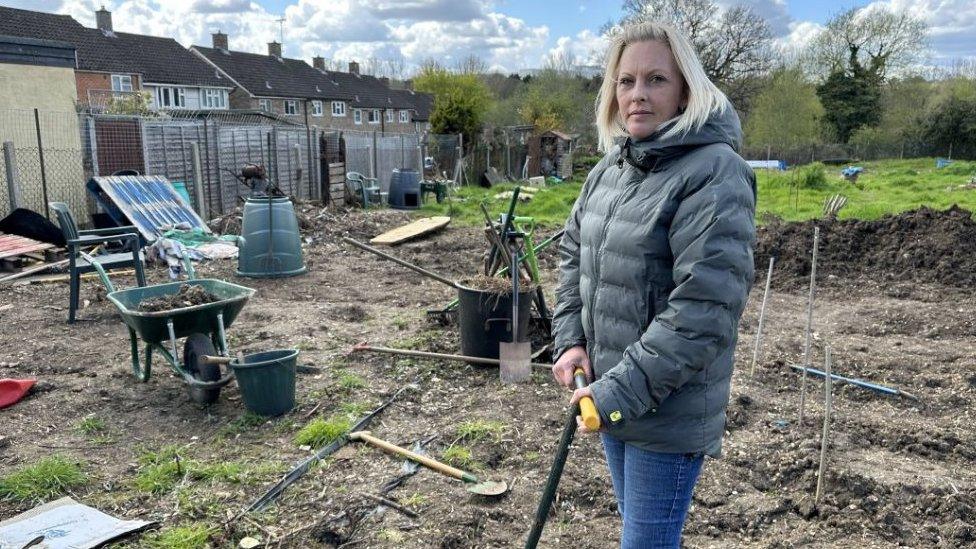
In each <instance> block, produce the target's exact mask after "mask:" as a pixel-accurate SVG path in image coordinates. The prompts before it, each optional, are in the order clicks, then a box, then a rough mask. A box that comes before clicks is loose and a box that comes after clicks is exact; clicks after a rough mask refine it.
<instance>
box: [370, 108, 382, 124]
mask: <svg viewBox="0 0 976 549" xmlns="http://www.w3.org/2000/svg"><path fill="white" fill-rule="evenodd" d="M368 120H369V123H370V124H379V123H380V120H382V118H380V110H379V109H370V111H369V117H368Z"/></svg>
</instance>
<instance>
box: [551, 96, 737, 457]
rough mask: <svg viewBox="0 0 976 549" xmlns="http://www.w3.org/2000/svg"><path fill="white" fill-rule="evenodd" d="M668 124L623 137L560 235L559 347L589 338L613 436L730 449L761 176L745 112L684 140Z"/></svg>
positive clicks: (719, 117)
mask: <svg viewBox="0 0 976 549" xmlns="http://www.w3.org/2000/svg"><path fill="white" fill-rule="evenodd" d="M664 129H666V128H664ZM664 129H662V130H659V131H658V132H657V133H655V134H654V135H652V136H650V137H649V138H647V139H645V140H641V141H632V140H630V139H627V140H621V142H620V143H619V144H618V146H617V147H616V148H615V150H614V151H612V152H611V153H609V154H607V155H606V156H605V157H604V158H603V160H602V161H601V162H600V163H599V164H598V165H597V166H596V167H595V168H593V171H591V172H590V174H589V176H588V177H587V179H586V183H585V184H584V185H583V188H582V190H581V192H580V196H579V198H578V199H577V200H576V204H575V206H574V207H573V210H572V213H571V214H570V217H569V219H568V220H567V222H566V233H565V235H564V236H563V238H562V241H561V243H560V255H561V261H560V272H559V287H558V289H557V291H556V295H557V303H556V308H555V313H554V315H553V335H554V336H555V346H556V355H557V356H558V355H560V354H562V353H563V352H565V350H566V349H568V348H569V347H572V346H574V345H585V346H586V350H587V354H588V356H589V357H590V361H591V362H592V365H593V370H594V374H595V376H596V378H597V379H596V381H595V382H593V383H592V384H591V388H592V391H593V396H594V400H595V402H596V405H597V409H598V410H599V413H600V416H601V419H602V421H603V425H604V428H605V429H606V431H607V432H608V433H609V434H611V435H613V436H615V437H617V438H619V439H621V440H623V441H624V442H627V443H630V444H633V445H636V446H638V447H640V448H643V449H646V450H651V451H655V452H672V453H703V454H706V455H710V456H712V457H718V456H719V455H720V453H721V446H722V435H723V434H724V431H725V409H726V407H727V405H728V402H729V386H730V381H731V377H732V363H733V357H732V354H733V350H734V349H735V342H736V333H737V330H738V323H739V317H740V316H741V314H742V309H743V307H744V306H745V301H746V298H747V296H748V293H749V288H750V287H751V285H752V281H753V259H752V246H753V242H754V239H755V222H754V217H755V207H756V183H755V175H754V174H753V171H752V169H751V168H749V166H748V165H747V164H746V163H745V161H744V160H742V158H741V157H740V156H739V155H738V154H736V152H735V148H737V146H738V144H739V141H740V138H741V128H740V125H739V118H738V116H737V115H736V114H735V111H734V110H733V109H731V108H729V109H727V110H726V112H725V113H722V114H715V115H713V116H712V117H711V118H710V119H709V120H708V121H707V122H706V123H705V124H704V125H703V126H702V127H701V128H700V129H699V130H691V131H690V132H689V133H687V134H685V135H679V136H678V137H675V138H669V139H661V138H660V135H661V134H662V133H663V132H664Z"/></svg>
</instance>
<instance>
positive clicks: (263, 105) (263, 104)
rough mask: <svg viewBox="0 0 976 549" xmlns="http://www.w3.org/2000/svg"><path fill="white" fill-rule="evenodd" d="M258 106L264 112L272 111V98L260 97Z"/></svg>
mask: <svg viewBox="0 0 976 549" xmlns="http://www.w3.org/2000/svg"><path fill="white" fill-rule="evenodd" d="M258 108H259V109H261V110H262V111H264V112H271V100H270V99H258Z"/></svg>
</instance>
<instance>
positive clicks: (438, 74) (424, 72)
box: [413, 65, 493, 143]
mask: <svg viewBox="0 0 976 549" xmlns="http://www.w3.org/2000/svg"><path fill="white" fill-rule="evenodd" d="M413 82H414V88H415V89H416V90H417V91H422V92H427V93H431V94H433V95H434V110H433V112H432V113H431V115H430V125H431V130H432V131H433V132H434V133H442V134H454V133H460V134H463V135H464V140H465V143H472V142H473V141H472V139H473V137H474V136H475V134H477V133H478V132H479V131H481V127H482V124H483V123H484V120H485V114H486V113H487V112H488V111H489V109H490V108H491V104H492V101H493V100H492V97H491V93H490V92H489V91H488V88H487V87H486V86H485V85H484V83H483V82H482V81H481V80H480V79H479V78H478V76H476V75H474V74H457V73H452V72H450V71H448V70H446V69H443V68H440V67H436V66H432V65H428V66H425V67H423V68H422V69H421V70H420V73H419V74H418V75H417V76H416V77H415V78H414V81H413Z"/></svg>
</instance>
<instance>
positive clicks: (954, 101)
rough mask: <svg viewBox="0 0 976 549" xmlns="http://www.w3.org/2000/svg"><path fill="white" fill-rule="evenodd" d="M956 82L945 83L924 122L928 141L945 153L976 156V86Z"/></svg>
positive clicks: (964, 81) (928, 110)
mask: <svg viewBox="0 0 976 549" xmlns="http://www.w3.org/2000/svg"><path fill="white" fill-rule="evenodd" d="M973 84H974V83H973V81H971V80H966V79H955V80H951V81H948V82H943V83H941V88H942V89H941V90H939V92H938V93H937V95H936V97H935V98H934V99H933V101H932V105H931V106H930V107H929V108H928V109H926V111H925V116H924V118H923V119H922V134H923V137H924V138H925V140H926V141H927V142H928V143H929V144H930V145H932V146H934V147H935V148H936V150H938V151H940V152H941V153H942V154H949V150H952V151H953V152H952V154H953V156H957V157H958V156H966V157H973V156H976V89H974V88H976V86H974V85H973Z"/></svg>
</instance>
